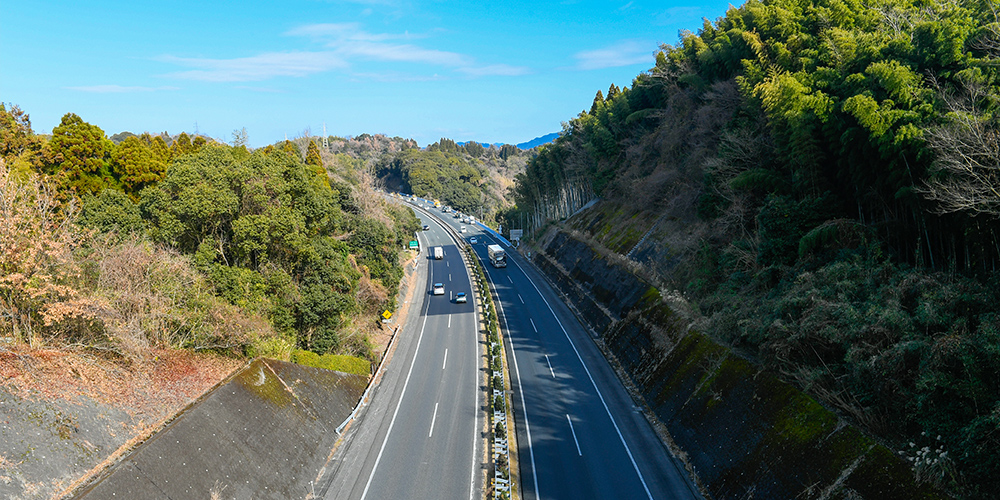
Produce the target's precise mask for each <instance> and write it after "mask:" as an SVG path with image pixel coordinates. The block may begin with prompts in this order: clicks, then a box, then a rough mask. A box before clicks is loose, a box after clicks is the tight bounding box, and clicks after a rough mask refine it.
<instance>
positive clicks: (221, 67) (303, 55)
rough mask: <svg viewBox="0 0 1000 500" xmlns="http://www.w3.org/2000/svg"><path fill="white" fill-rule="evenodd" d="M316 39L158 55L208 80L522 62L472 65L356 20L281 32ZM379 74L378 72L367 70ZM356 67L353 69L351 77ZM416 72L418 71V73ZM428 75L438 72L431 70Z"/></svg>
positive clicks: (496, 69) (462, 69) (491, 69)
mask: <svg viewBox="0 0 1000 500" xmlns="http://www.w3.org/2000/svg"><path fill="white" fill-rule="evenodd" d="M284 34H285V35H286V36H295V37H304V38H308V39H310V40H312V41H313V42H314V43H319V44H322V46H323V48H324V50H321V51H313V52H305V51H303V52H271V53H265V54H260V55H256V56H251V57H241V58H234V59H208V58H185V57H176V56H162V57H160V58H159V60H160V61H163V62H168V63H172V64H176V65H178V66H186V67H188V68H191V69H189V70H187V71H178V72H174V73H170V74H168V75H166V76H169V77H174V78H180V79H186V80H201V81H210V82H247V81H261V80H267V79H270V78H274V77H280V76H291V77H302V76H308V75H311V74H314V73H322V72H327V71H334V70H341V71H344V72H345V73H348V74H351V72H350V69H351V66H352V65H353V64H355V63H365V62H402V63H413V64H422V65H428V66H439V67H445V68H450V69H451V70H452V71H455V72H457V73H462V74H465V75H467V76H475V77H480V76H519V75H524V74H527V73H528V72H529V70H528V68H525V67H518V66H510V65H506V64H492V65H478V64H477V63H476V60H475V58H473V57H471V56H468V55H465V54H461V53H458V52H451V51H447V50H437V49H431V48H426V47H421V46H419V45H415V44H413V43H406V41H409V40H414V39H419V38H426V35H414V34H410V33H402V34H388V33H370V32H367V31H365V30H363V29H362V28H361V27H360V25H358V24H357V23H321V24H307V25H303V26H298V27H296V28H293V29H291V30H288V31H286V32H285V33H284ZM372 74H379V73H372ZM358 75H361V73H353V76H355V77H357V76H358ZM418 78H420V77H418ZM434 78H435V79H436V78H439V77H438V76H437V75H434Z"/></svg>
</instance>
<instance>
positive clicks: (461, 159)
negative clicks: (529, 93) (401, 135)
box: [374, 139, 534, 220]
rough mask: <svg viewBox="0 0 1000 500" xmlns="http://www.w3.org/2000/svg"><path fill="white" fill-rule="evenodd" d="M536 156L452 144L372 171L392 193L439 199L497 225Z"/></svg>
mask: <svg viewBox="0 0 1000 500" xmlns="http://www.w3.org/2000/svg"><path fill="white" fill-rule="evenodd" d="M533 156H534V152H533V151H522V150H521V149H518V148H517V147H516V146H512V145H509V144H505V145H503V146H500V147H497V146H495V145H494V146H490V147H488V148H487V147H483V145H482V144H480V143H478V142H467V143H465V144H463V145H461V146H460V145H458V144H456V143H455V141H453V140H451V139H441V140H440V141H438V142H436V143H434V144H431V145H429V146H427V148H426V149H407V150H404V151H402V152H400V153H397V154H393V155H383V156H382V157H381V159H380V161H379V162H378V163H377V167H376V169H375V171H374V174H375V176H377V178H378V180H379V182H380V183H381V184H382V185H383V186H385V188H386V189H388V190H390V191H401V192H404V193H409V194H414V195H417V196H421V197H424V198H429V199H437V200H439V201H441V202H442V203H444V204H445V205H448V206H451V207H453V208H455V209H457V210H459V211H462V212H466V213H470V214H475V215H477V216H479V215H482V218H483V219H484V220H494V219H495V217H496V215H497V214H499V213H500V212H501V211H503V210H507V209H509V208H510V206H511V205H512V202H511V201H510V200H509V199H508V193H509V192H510V189H511V188H512V187H513V185H514V178H515V176H516V175H517V174H520V173H522V172H524V168H525V164H526V163H527V162H528V160H529V159H530V158H531V157H533Z"/></svg>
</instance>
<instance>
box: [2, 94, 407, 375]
mask: <svg viewBox="0 0 1000 500" xmlns="http://www.w3.org/2000/svg"><path fill="white" fill-rule="evenodd" d="M320 141H321V143H327V144H326V145H327V148H326V149H321V147H320V146H318V145H317V143H316V141H315V140H314V139H313V138H309V137H306V138H297V139H296V140H295V141H284V142H282V143H278V144H274V145H271V146H267V147H264V148H259V149H256V150H250V149H249V148H247V146H246V132H245V130H244V131H238V132H235V133H234V134H233V141H232V143H231V144H225V143H221V142H220V141H215V140H211V139H206V138H205V137H201V136H195V137H194V138H192V137H190V136H189V135H187V134H186V133H181V134H179V135H177V136H170V135H167V134H165V133H164V134H159V135H155V136H154V135H151V134H148V133H144V134H140V135H136V134H132V133H128V132H126V133H121V134H115V135H113V136H112V137H111V138H108V137H106V136H105V133H104V131H103V130H101V129H100V128H99V127H97V126H95V125H92V124H89V123H87V122H85V121H83V120H82V119H81V118H80V117H79V116H77V115H75V114H72V113H69V114H67V115H65V116H64V117H63V119H62V121H61V123H60V124H59V125H58V126H56V127H55V128H54V129H53V130H52V134H51V135H40V134H35V133H34V131H33V130H32V129H31V123H30V120H29V118H28V115H27V114H26V113H24V112H23V111H22V110H21V109H20V108H18V107H17V106H14V105H11V106H10V107H8V106H7V105H0V158H2V161H0V205H2V206H0V211H2V218H0V224H2V225H3V227H2V229H0V236H2V237H0V247H2V248H0V317H2V320H0V335H2V336H3V337H5V338H7V339H8V341H12V342H14V343H16V344H23V345H29V346H32V347H38V346H54V347H67V346H68V347H75V348H83V349H95V350H100V351H102V352H110V353H117V354H118V355H121V356H123V357H125V358H128V359H142V358H143V357H144V356H146V355H147V350H148V349H149V348H151V347H154V348H170V347H172V348H190V349H212V350H217V351H225V352H233V353H237V354H240V355H270V356H273V357H283V358H285V359H287V358H288V356H289V354H290V351H291V350H292V349H293V348H297V349H301V350H304V351H306V352H313V353H316V354H331V353H335V354H350V355H354V356H359V357H363V358H368V359H371V360H374V359H375V358H376V357H377V356H378V353H376V352H373V349H372V346H371V344H370V342H369V335H370V334H371V333H372V332H373V331H374V330H375V329H377V328H379V326H380V323H379V322H378V319H379V318H378V317H379V314H380V313H381V312H382V311H383V310H385V309H393V308H394V307H395V297H396V290H397V287H398V285H399V282H400V279H401V277H402V274H403V270H402V265H401V264H402V263H401V256H402V251H403V247H404V243H405V242H407V241H409V240H410V239H412V235H413V232H414V231H415V230H417V229H418V228H419V225H418V222H417V219H416V218H415V216H414V215H413V213H412V212H411V211H410V210H408V209H405V208H402V207H398V206H394V205H388V204H386V203H385V202H384V201H383V200H382V199H381V197H380V196H379V195H378V194H377V192H376V191H375V190H374V189H373V188H372V187H371V185H370V183H368V182H366V177H365V171H364V161H365V158H364V156H363V154H361V153H368V152H370V151H371V150H372V149H373V148H372V147H367V148H355V150H351V149H349V148H340V149H345V150H346V151H338V150H337V149H335V148H332V147H329V144H328V143H329V139H328V140H327V141H322V140H320ZM334 142H335V143H336V142H337V141H334ZM341 142H348V141H346V140H345V141H341ZM384 142H385V143H386V144H383V146H385V147H386V148H389V149H390V150H391V149H402V148H405V147H413V146H414V144H413V143H412V141H403V140H401V139H398V138H396V139H395V140H387V141H384ZM341 145H342V146H343V145H344V144H341ZM358 151H360V152H361V153H359V152H358ZM349 153H353V154H349ZM300 357H302V356H300Z"/></svg>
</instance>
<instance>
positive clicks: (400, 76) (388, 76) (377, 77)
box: [351, 71, 445, 82]
mask: <svg viewBox="0 0 1000 500" xmlns="http://www.w3.org/2000/svg"><path fill="white" fill-rule="evenodd" d="M444 79H445V78H444V77H442V76H441V75H436V74H435V75H414V74H409V73H399V72H395V71H390V72H386V73H352V74H351V80H353V81H358V82H361V81H376V82H434V81H440V80H444Z"/></svg>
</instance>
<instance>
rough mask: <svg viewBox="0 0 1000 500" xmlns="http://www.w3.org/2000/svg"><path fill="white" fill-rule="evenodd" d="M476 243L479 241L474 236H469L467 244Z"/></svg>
mask: <svg viewBox="0 0 1000 500" xmlns="http://www.w3.org/2000/svg"><path fill="white" fill-rule="evenodd" d="M476 243H479V240H477V239H476V237H475V236H473V237H471V238H469V244H472V245H475V244H476Z"/></svg>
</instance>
